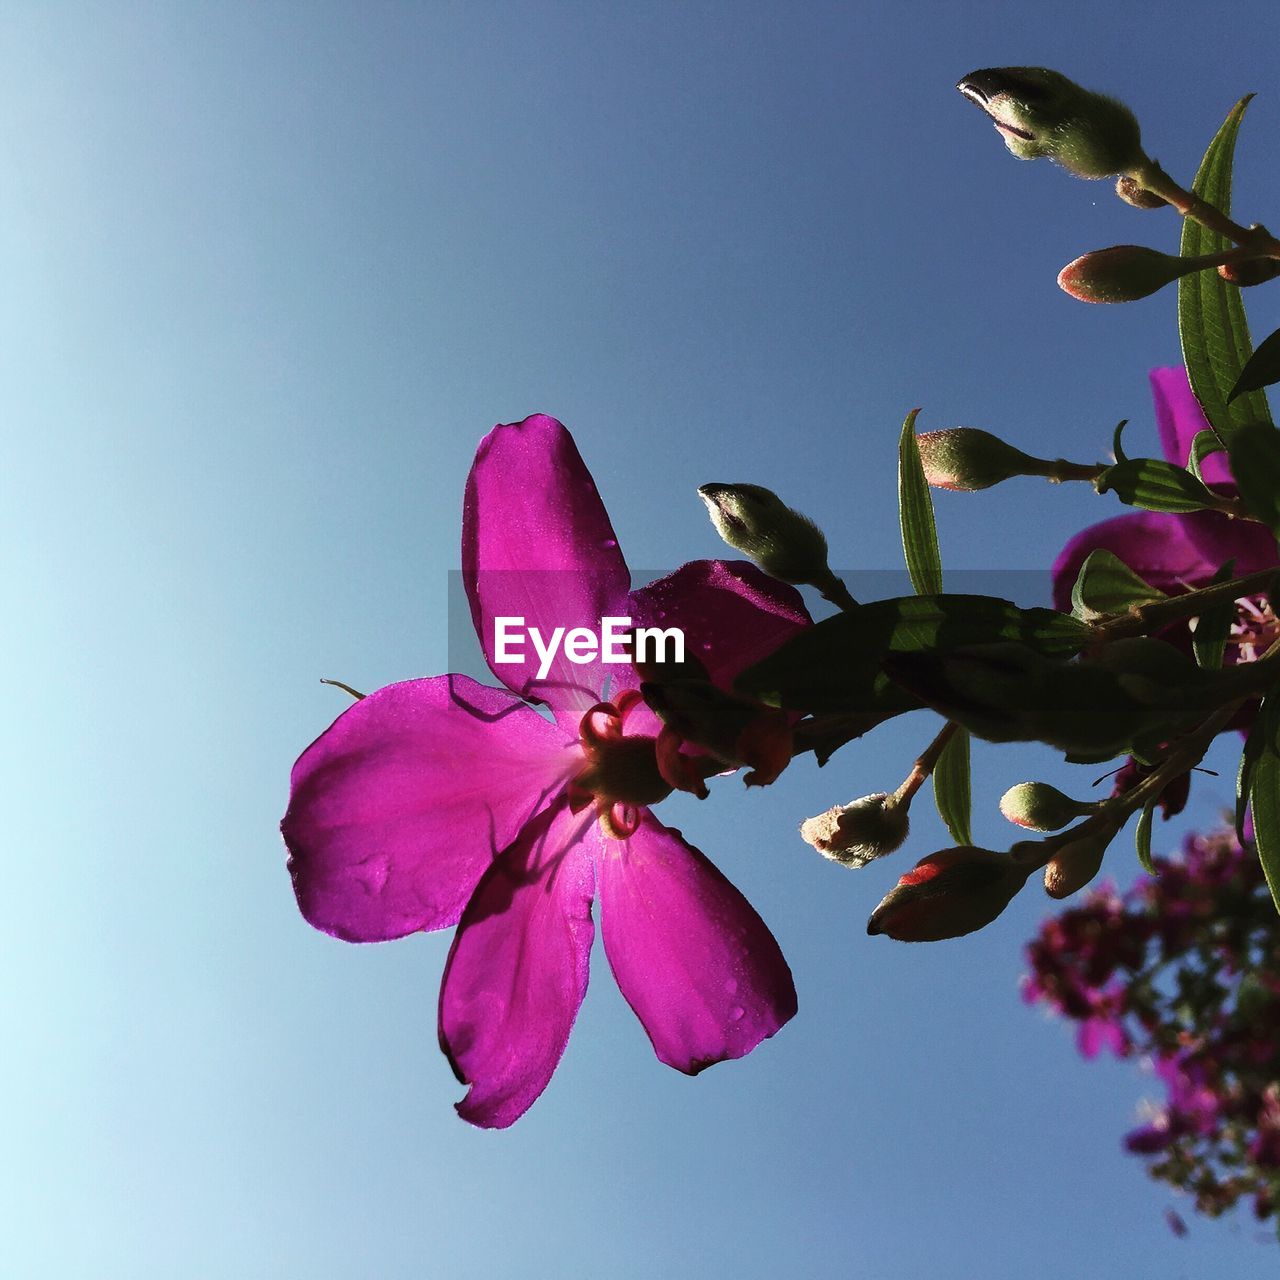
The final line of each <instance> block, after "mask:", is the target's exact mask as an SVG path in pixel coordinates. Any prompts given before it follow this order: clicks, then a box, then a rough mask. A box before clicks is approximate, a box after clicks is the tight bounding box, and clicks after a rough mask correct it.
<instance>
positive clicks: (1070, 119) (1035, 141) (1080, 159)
mask: <svg viewBox="0 0 1280 1280" xmlns="http://www.w3.org/2000/svg"><path fill="white" fill-rule="evenodd" d="M956 88H957V89H959V90H960V92H961V93H962V94H964V96H965V97H966V98H968V99H969V101H970V102H972V103H974V104H975V105H977V106H979V107H981V108H982V110H983V111H985V112H986V113H987V115H989V116H990V117H991V120H992V123H993V124H994V125H995V127H996V129H997V130H998V131H999V132H1000V134H1001V135H1002V136H1003V138H1004V142H1005V146H1006V147H1008V148H1009V150H1010V151H1011V152H1013V154H1014V155H1015V156H1017V157H1018V158H1019V159H1020V160H1034V159H1035V158H1036V157H1037V156H1048V157H1049V158H1050V159H1051V160H1054V161H1056V162H1057V163H1058V164H1060V165H1062V167H1063V168H1064V169H1067V170H1069V171H1070V172H1071V173H1074V174H1075V175H1076V176H1077V177H1079V178H1106V177H1109V176H1111V175H1112V174H1120V173H1127V172H1128V171H1129V170H1130V169H1134V168H1136V167H1137V166H1138V165H1139V164H1141V163H1142V162H1143V161H1144V160H1145V159H1146V157H1145V156H1144V155H1143V151H1142V139H1141V131H1140V130H1139V128H1138V122H1137V120H1136V119H1135V118H1134V115H1133V112H1132V111H1130V110H1129V108H1128V107H1126V106H1125V105H1124V104H1123V103H1121V102H1117V101H1116V100H1115V99H1114V98H1108V97H1104V96H1103V95H1102V94H1100V93H1091V92H1090V91H1089V90H1088V89H1083V88H1081V87H1080V86H1079V85H1078V84H1075V83H1074V82H1073V81H1071V80H1068V79H1067V77H1066V76H1064V75H1060V74H1059V73H1058V72H1056V71H1050V70H1048V69H1047V68H1046V67H994V68H989V69H987V70H984V71H975V72H973V73H972V74H970V75H967V76H965V78H964V79H963V80H961V81H960V83H959V84H957V85H956Z"/></svg>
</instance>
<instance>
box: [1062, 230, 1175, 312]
mask: <svg viewBox="0 0 1280 1280" xmlns="http://www.w3.org/2000/svg"><path fill="white" fill-rule="evenodd" d="M1194 261H1195V260H1194V259H1191V260H1188V259H1186V258H1175V257H1172V256H1171V255H1170V254H1167V253H1160V252H1159V251H1158V250H1156V249H1148V248H1146V247H1145V246H1143V245H1140V244H1118V245H1114V246H1113V247H1112V248H1110V249H1095V250H1094V252H1093V253H1086V254H1084V255H1083V256H1082V257H1079V258H1076V259H1075V261H1074V262H1068V263H1067V265H1066V266H1065V267H1063V268H1062V270H1061V271H1059V272H1058V287H1059V288H1060V289H1061V290H1062V291H1063V292H1064V293H1069V294H1070V295H1071V296H1072V297H1073V298H1077V299H1079V300H1080V301H1081V302H1136V301H1137V300H1138V299H1139V298H1148V297H1150V296H1151V295H1152V294H1153V293H1157V292H1158V291H1159V290H1161V289H1163V288H1164V287H1165V285H1167V284H1172V283H1173V282H1174V281H1175V280H1176V279H1178V277H1179V276H1185V275H1187V274H1189V273H1190V272H1192V271H1198V270H1200V268H1199V267H1197V266H1195V265H1193V264H1194Z"/></svg>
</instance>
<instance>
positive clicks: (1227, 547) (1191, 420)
mask: <svg viewBox="0 0 1280 1280" xmlns="http://www.w3.org/2000/svg"><path fill="white" fill-rule="evenodd" d="M1150 376H1151V390H1152V393H1153V394H1154V397H1155V407H1156V424H1157V426H1158V427H1159V430H1160V445H1161V448H1162V449H1163V451H1164V456H1165V458H1166V460H1167V461H1169V462H1172V463H1174V464H1176V465H1177V466H1180V467H1185V466H1186V465H1187V460H1188V458H1189V457H1190V454H1191V443H1192V441H1193V440H1194V439H1195V437H1196V436H1197V435H1198V434H1199V433H1200V432H1201V431H1208V430H1209V423H1208V420H1207V419H1206V418H1205V416H1204V411H1203V410H1202V409H1201V408H1200V404H1199V402H1198V401H1197V400H1196V398H1195V396H1194V395H1193V394H1192V391H1191V385H1190V383H1189V382H1188V381H1187V374H1186V370H1184V369H1183V368H1182V367H1181V366H1174V367H1173V368H1167V369H1152V370H1151V375H1150ZM1201 474H1202V476H1203V477H1204V480H1205V483H1206V484H1208V485H1210V486H1211V487H1212V488H1214V489H1217V490H1218V491H1220V492H1224V493H1230V494H1234V493H1235V484H1234V482H1233V480H1232V476H1231V471H1230V468H1229V467H1228V465H1227V456H1226V454H1225V453H1213V454H1210V455H1209V456H1208V457H1206V458H1205V459H1204V462H1203V464H1202V467H1201ZM1099 549H1102V550H1105V551H1110V552H1111V553H1112V554H1113V555H1115V556H1117V557H1119V558H1120V559H1121V560H1123V561H1124V563H1125V564H1127V565H1128V566H1129V568H1130V569H1132V570H1133V571H1134V572H1135V573H1136V574H1137V575H1138V576H1139V577H1140V578H1142V579H1143V580H1144V581H1146V582H1149V583H1150V584H1151V585H1152V586H1153V587H1157V588H1158V589H1159V590H1161V591H1164V592H1166V593H1167V594H1169V595H1181V594H1182V593H1183V592H1184V591H1190V590H1193V589H1194V588H1196V587H1204V586H1208V585H1209V583H1210V582H1211V581H1212V579H1213V576H1214V574H1216V573H1217V572H1218V570H1219V569H1220V568H1221V567H1222V566H1223V565H1224V564H1226V563H1227V561H1229V560H1233V561H1234V562H1235V568H1234V573H1235V574H1236V576H1237V577H1243V576H1244V575H1246V574H1250V573H1254V572H1256V571H1258V570H1261V569H1268V568H1271V567H1272V566H1273V565H1275V564H1277V557H1276V542H1275V538H1274V537H1273V536H1272V534H1271V530H1270V529H1268V528H1267V527H1266V526H1265V525H1262V524H1256V523H1253V522H1252V521H1248V520H1233V519H1232V518H1231V517H1230V516H1227V515H1224V514H1223V513H1222V512H1220V511H1190V512H1187V513H1185V514H1181V515H1174V514H1170V513H1167V512H1160V511H1135V512H1131V513H1128V514H1126V515H1120V516H1113V517H1112V518H1111V519H1110V520H1103V521H1102V522H1101V523H1100V524H1095V525H1090V526H1089V527H1088V528H1087V529H1083V530H1081V532H1080V533H1078V534H1076V536H1075V537H1074V538H1072V539H1071V540H1070V541H1069V542H1068V543H1067V545H1066V546H1065V547H1063V549H1062V551H1061V552H1060V553H1059V554H1058V558H1057V559H1056V560H1055V561H1054V563H1053V603H1054V608H1056V609H1060V610H1061V611H1062V612H1063V613H1070V612H1071V589H1072V587H1073V586H1074V585H1075V581H1076V578H1077V576H1078V575H1079V573H1080V569H1081V566H1082V565H1083V564H1084V562H1085V560H1086V559H1087V558H1088V556H1089V554H1090V552H1092V551H1096V550H1099ZM1239 617H1240V620H1239V623H1238V625H1237V626H1236V627H1235V628H1234V629H1233V635H1232V641H1231V644H1230V645H1229V647H1228V650H1227V655H1226V656H1227V660H1228V661H1235V660H1236V659H1237V658H1248V657H1250V656H1252V655H1254V654H1255V653H1256V652H1258V651H1260V650H1261V649H1265V648H1266V647H1267V645H1268V644H1270V643H1271V641H1272V640H1273V639H1275V637H1276V634H1277V632H1278V627H1277V622H1276V618H1275V615H1274V613H1273V611H1272V608H1271V606H1270V605H1269V604H1268V605H1263V606H1259V605H1258V604H1257V603H1256V602H1252V603H1250V602H1241V606H1240V615H1239ZM1162 634H1163V635H1164V638H1165V639H1167V640H1169V641H1170V642H1171V643H1173V644H1176V645H1178V646H1179V647H1180V648H1184V649H1187V650H1189V649H1190V646H1191V632H1190V630H1189V628H1188V626H1187V624H1186V623H1178V624H1176V625H1175V626H1174V627H1170V628H1168V629H1167V630H1166V631H1165V632H1163V633H1162ZM1253 710H1254V707H1253V704H1250V705H1248V706H1246V707H1245V708H1243V709H1242V711H1241V713H1240V714H1239V715H1238V716H1237V717H1236V719H1235V720H1234V721H1232V723H1231V725H1229V726H1228V727H1229V728H1232V729H1235V728H1241V727H1244V728H1247V727H1248V724H1249V723H1250V722H1251V720H1252V717H1253ZM1144 772H1145V771H1144V770H1143V769H1142V767H1141V766H1139V765H1137V763H1136V762H1135V761H1133V760H1132V759H1131V760H1130V761H1129V763H1128V764H1126V765H1125V766H1124V768H1122V769H1121V770H1120V772H1119V774H1118V775H1117V777H1116V782H1115V791H1114V793H1113V794H1119V793H1120V792H1122V791H1125V790H1127V789H1128V788H1129V787H1131V786H1133V785H1135V784H1136V783H1137V782H1138V781H1139V780H1140V778H1141V777H1142V776H1143V774H1144ZM1189 786H1190V779H1189V777H1186V776H1184V777H1182V778H1178V779H1175V780H1174V781H1173V782H1172V783H1171V784H1170V785H1169V786H1168V787H1167V788H1166V789H1165V791H1164V793H1163V794H1162V795H1161V797H1160V805H1161V809H1162V811H1163V813H1164V816H1165V817H1166V818H1168V817H1170V816H1171V815H1172V814H1175V813H1179V812H1180V811H1181V810H1182V808H1183V806H1184V805H1185V804H1186V800H1187V795H1188V790H1189Z"/></svg>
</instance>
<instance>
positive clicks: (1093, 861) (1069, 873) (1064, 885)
mask: <svg viewBox="0 0 1280 1280" xmlns="http://www.w3.org/2000/svg"><path fill="white" fill-rule="evenodd" d="M1114 835H1115V831H1114V830H1108V831H1106V832H1103V833H1101V834H1094V835H1087V836H1082V837H1081V838H1080V839H1079V840H1072V841H1071V842H1070V843H1069V844H1066V845H1063V847H1062V848H1061V849H1059V850H1058V852H1057V853H1055V854H1054V855H1053V857H1052V858H1050V859H1049V861H1048V863H1047V865H1046V866H1045V869H1044V891H1045V892H1046V893H1047V894H1048V895H1049V897H1051V898H1069V897H1070V896H1071V895H1072V894H1073V893H1076V892H1078V891H1079V890H1080V889H1083V888H1084V887H1085V885H1087V884H1088V883H1089V881H1090V880H1092V879H1093V877H1094V876H1096V875H1097V874H1098V870H1099V868H1101V866H1102V855H1103V854H1104V853H1106V851H1107V846H1108V845H1109V844H1110V843H1111V838H1112V836H1114Z"/></svg>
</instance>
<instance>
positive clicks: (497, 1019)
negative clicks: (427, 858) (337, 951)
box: [440, 803, 598, 1129]
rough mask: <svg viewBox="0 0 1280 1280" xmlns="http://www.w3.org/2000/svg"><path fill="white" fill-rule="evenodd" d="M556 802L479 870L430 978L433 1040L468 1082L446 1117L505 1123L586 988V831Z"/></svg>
mask: <svg viewBox="0 0 1280 1280" xmlns="http://www.w3.org/2000/svg"><path fill="white" fill-rule="evenodd" d="M596 830H597V828H596V827H595V824H594V823H593V821H592V817H591V815H590V814H574V813H571V812H570V810H569V808H568V806H567V805H566V804H564V803H559V804H557V805H556V806H554V807H553V808H552V809H549V810H547V811H545V812H543V813H541V814H539V816H538V817H537V818H535V819H534V820H533V821H532V822H531V823H530V824H529V825H528V826H527V827H526V828H525V829H524V830H523V831H522V832H521V833H520V835H519V836H518V837H517V839H516V840H515V842H514V843H513V844H512V845H511V846H510V847H509V848H508V849H506V850H505V851H504V852H503V854H502V855H501V857H499V858H498V860H497V861H496V862H495V863H494V864H493V865H492V866H491V867H490V868H489V870H488V871H487V872H486V873H485V875H484V877H483V878H482V879H481V881H480V883H479V885H477V886H476V891H475V894H474V896H473V897H472V899H471V901H470V902H469V903H468V904H467V909H466V911H465V912H463V916H462V921H461V923H460V924H459V925H458V932H457V934H456V935H455V937H454V940H453V948H452V950H451V951H450V952H449V960H448V963H447V964H446V966H445V972H444V981H443V982H442V984H441V987H440V1047H441V1048H442V1049H443V1050H444V1052H445V1053H446V1054H447V1055H448V1058H449V1061H450V1063H451V1065H452V1066H453V1070H454V1074H455V1075H456V1076H457V1077H458V1079H459V1081H461V1083H463V1084H469V1085H470V1086H471V1088H470V1090H469V1091H468V1093H467V1096H466V1097H465V1098H463V1100H462V1101H461V1102H460V1103H458V1104H457V1110H458V1114H459V1115H460V1116H461V1117H462V1118H463V1119H464V1120H468V1121H470V1122H471V1123H472V1124H475V1125H479V1126H481V1127H482V1128H486V1129H505V1128H506V1127H507V1126H508V1125H509V1124H511V1123H513V1122H514V1121H516V1120H518V1119H519V1118H520V1117H521V1116H522V1115H523V1114H524V1113H525V1112H526V1111H527V1110H528V1109H529V1107H530V1106H532V1105H533V1102H534V1101H535V1099H536V1098H537V1097H538V1095H539V1094H540V1093H541V1092H542V1091H543V1089H545V1088H546V1087H547V1083H548V1081H550V1079H551V1075H552V1073H553V1072H554V1071H555V1069H556V1064H557V1063H558V1062H559V1061H560V1057H561V1055H562V1054H563V1053H564V1047H565V1045H566V1044H567V1043H568V1040H569V1032H570V1030H571V1029H572V1027H573V1022H574V1019H575V1018H576V1017H577V1013H578V1007H579V1005H581V1003H582V997H583V996H584V995H585V994H586V990H587V964H588V958H589V956H590V953H591V940H592V938H593V937H594V934H595V928H594V926H593V925H592V922H591V898H592V891H593V888H594V873H593V868H592V856H591V851H592V849H593V848H594V847H595V843H596V841H597V839H598V837H597V836H596V835H595V832H596Z"/></svg>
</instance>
